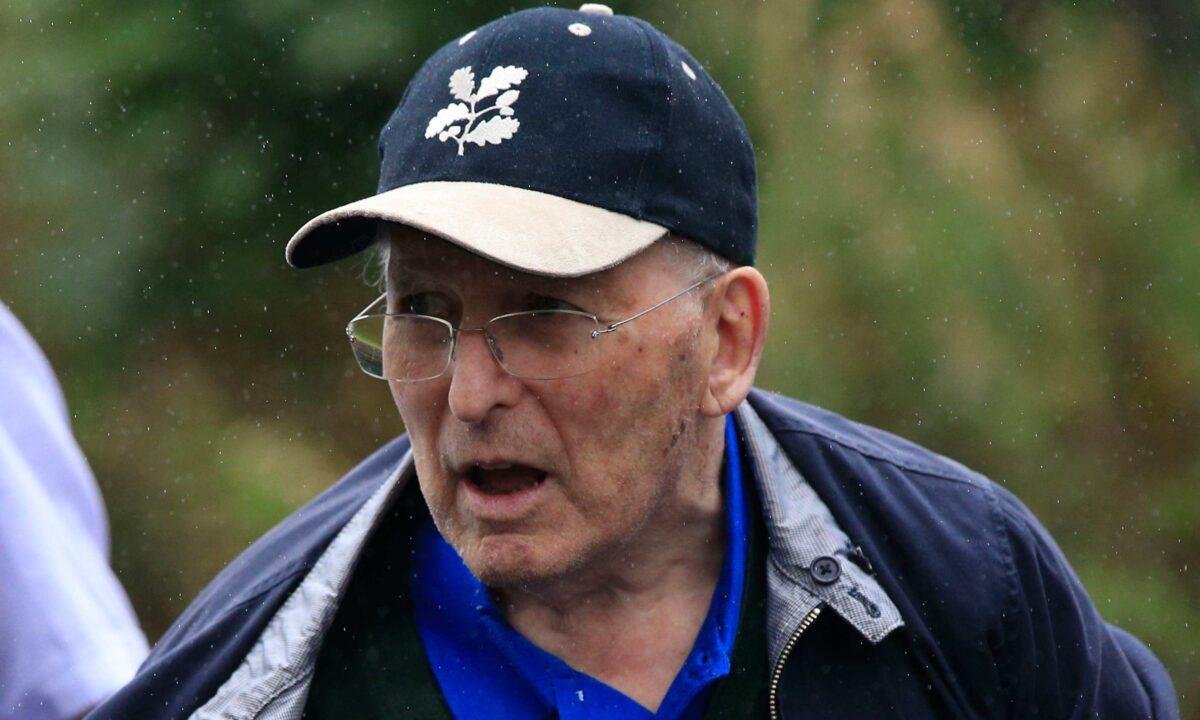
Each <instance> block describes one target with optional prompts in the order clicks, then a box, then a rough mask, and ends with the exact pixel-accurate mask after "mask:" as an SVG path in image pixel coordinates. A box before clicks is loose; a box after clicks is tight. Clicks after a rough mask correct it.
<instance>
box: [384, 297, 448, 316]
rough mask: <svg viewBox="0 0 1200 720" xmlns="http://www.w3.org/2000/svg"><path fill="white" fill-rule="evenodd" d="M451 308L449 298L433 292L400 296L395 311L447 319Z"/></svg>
mask: <svg viewBox="0 0 1200 720" xmlns="http://www.w3.org/2000/svg"><path fill="white" fill-rule="evenodd" d="M452 310H453V308H452V307H451V303H450V299H449V298H448V297H446V296H445V295H442V294H441V293H434V292H420V293H413V294H411V295H405V296H403V297H401V298H400V301H399V302H398V303H397V306H396V312H402V313H411V314H413V315H431V316H433V317H437V318H443V319H449V318H450V313H451V312H452Z"/></svg>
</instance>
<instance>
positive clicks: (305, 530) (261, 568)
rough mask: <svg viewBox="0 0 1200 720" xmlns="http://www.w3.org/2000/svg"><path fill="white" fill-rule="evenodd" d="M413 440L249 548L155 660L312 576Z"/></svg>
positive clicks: (369, 461)
mask: <svg viewBox="0 0 1200 720" xmlns="http://www.w3.org/2000/svg"><path fill="white" fill-rule="evenodd" d="M408 447H409V442H408V436H407V435H403V436H401V437H398V438H395V439H393V440H392V441H390V442H388V443H387V444H385V445H383V446H382V447H380V448H379V449H378V450H376V451H375V452H374V453H372V454H371V455H370V456H368V457H367V458H366V459H365V460H363V461H362V462H361V463H359V464H358V465H357V466H355V467H354V468H353V469H352V470H351V471H350V472H348V473H346V475H344V476H343V477H342V478H341V479H340V480H338V481H337V482H336V483H334V484H333V485H331V486H330V487H329V488H327V489H326V490H325V491H324V492H322V493H321V494H320V495H318V496H317V497H315V498H313V499H312V500H310V501H309V502H308V503H307V504H305V505H304V506H302V507H301V508H300V509H298V510H296V511H295V512H293V513H292V514H291V515H289V516H287V517H286V518H284V519H283V520H282V521H280V523H279V524H278V525H276V526H275V527H273V528H272V529H271V530H269V531H268V532H267V533H266V534H264V535H263V536H262V537H261V538H259V539H258V540H256V541H255V542H254V543H253V544H251V545H250V547H248V548H246V550H244V551H243V552H242V553H241V554H240V555H238V556H237V557H236V558H235V559H234V560H233V561H232V562H230V563H229V565H227V566H226V567H225V568H224V569H223V570H222V571H221V572H220V573H218V574H217V576H216V577H215V578H213V580H212V582H210V583H209V584H208V586H207V587H205V588H204V590H202V591H201V592H200V594H199V595H197V596H196V599H195V600H193V601H192V603H191V604H190V605H189V606H188V607H187V609H185V610H184V611H183V613H182V614H180V616H179V617H178V618H177V619H176V620H175V622H174V623H173V624H172V625H171V627H170V628H169V629H168V630H167V632H166V633H165V634H164V635H163V636H162V638H160V639H159V641H158V642H157V643H156V644H155V646H154V649H153V650H152V651H151V657H150V658H148V661H149V660H153V659H154V658H155V657H156V656H158V655H160V654H162V653H163V652H166V651H169V650H170V649H171V648H172V647H173V646H175V645H176V644H178V643H180V642H182V641H184V640H186V638H187V637H188V636H190V635H191V634H193V633H194V632H196V631H197V630H199V629H200V628H202V627H204V626H206V625H208V624H210V623H212V622H214V621H216V620H217V619H219V618H220V617H222V616H223V615H225V614H227V613H230V612H233V611H235V610H238V609H239V608H243V607H244V606H246V605H247V604H252V603H253V602H254V601H255V599H256V598H258V597H260V596H262V595H263V594H264V593H267V592H269V591H270V590H272V589H273V588H275V587H276V586H277V585H279V584H280V583H286V582H288V581H289V580H294V579H297V578H299V577H300V576H302V575H303V574H304V573H306V572H307V571H308V570H309V569H310V568H311V567H312V565H313V563H315V562H316V560H317V558H318V557H320V555H321V552H322V551H323V550H324V549H325V547H326V546H327V545H328V544H329V543H330V541H331V540H332V539H333V537H334V535H336V534H337V532H338V531H339V530H340V529H341V528H342V526H344V525H345V524H346V523H347V522H348V521H349V519H350V517H351V516H353V514H354V513H355V511H357V510H358V509H359V508H360V507H361V506H362V505H363V503H365V502H366V501H367V499H368V498H369V497H370V496H371V493H373V492H374V491H375V490H376V489H377V488H378V487H379V486H380V485H381V484H382V483H383V482H384V481H385V480H386V479H387V478H388V476H389V475H390V474H391V473H392V471H394V470H395V469H396V466H397V465H398V464H399V462H400V460H401V458H402V457H403V456H404V453H405V452H407V450H408Z"/></svg>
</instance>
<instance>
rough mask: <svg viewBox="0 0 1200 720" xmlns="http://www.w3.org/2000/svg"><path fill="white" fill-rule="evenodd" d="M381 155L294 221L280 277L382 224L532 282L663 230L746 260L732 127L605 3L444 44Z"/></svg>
mask: <svg viewBox="0 0 1200 720" xmlns="http://www.w3.org/2000/svg"><path fill="white" fill-rule="evenodd" d="M379 156H380V160H381V168H380V173H379V185H378V187H377V190H376V194H375V195H372V196H370V197H367V198H364V199H362V200H358V201H355V202H352V203H349V204H348V205H344V206H342V207H339V208H335V209H333V210H329V211H327V212H324V213H322V214H321V215H318V216H317V217H315V218H313V219H312V220H310V221H309V222H308V223H306V224H305V225H304V227H302V228H301V229H300V230H299V231H298V232H297V233H296V234H295V235H294V236H293V237H292V239H291V240H290V241H289V242H288V245H287V252H286V255H287V260H288V262H289V263H290V264H291V265H293V266H295V267H311V266H314V265H320V264H323V263H326V262H330V261H333V260H337V259H340V258H343V257H346V256H348V255H351V254H353V253H356V252H358V251H360V250H363V249H364V248H366V247H368V246H369V245H371V244H372V243H373V242H374V239H375V231H376V227H377V225H378V222H379V221H380V220H387V221H391V222H396V223H401V224H404V225H408V226H411V227H414V228H416V229H418V230H422V231H425V232H426V233H429V234H431V235H435V236H438V237H441V238H444V239H446V240H448V241H450V242H452V243H455V244H457V245H460V246H462V247H464V248H466V249H467V250H470V251H472V252H474V253H477V254H479V255H482V256H484V257H486V258H489V259H491V260H494V261H496V262H499V263H501V264H503V265H507V266H509V267H513V268H516V269H518V270H523V271H525V272H530V273H535V274H539V275H549V276H557V277H575V276H580V275H586V274H588V273H593V272H597V271H599V270H603V269H605V268H609V267H612V266H614V265H617V264H618V263H620V262H622V261H623V260H625V259H627V258H629V257H630V256H632V255H634V254H636V253H638V252H639V251H641V250H643V249H645V248H646V247H648V246H649V245H651V244H652V243H653V242H654V241H656V240H658V239H660V238H662V237H663V236H665V235H666V234H667V233H671V234H674V235H678V236H682V237H685V238H687V239H689V240H692V241H694V242H697V243H699V244H700V245H703V246H705V247H707V248H709V249H711V250H713V251H714V252H716V253H717V254H718V255H721V256H723V257H725V258H727V259H729V260H731V261H733V262H734V263H737V264H739V265H751V264H753V263H754V250H755V243H756V235H757V225H758V212H757V200H756V189H755V173H754V150H753V147H752V145H751V143H750V136H749V134H748V133H747V132H746V126H745V124H744V123H743V122H742V119H741V118H740V117H739V116H738V114H737V111H736V110H734V108H733V105H732V104H730V102H729V99H728V98H727V97H725V94H724V93H723V92H721V89H720V87H718V86H717V84H716V82H715V81H713V79H712V78H711V77H710V76H709V75H708V73H707V72H705V71H704V68H703V67H702V66H701V65H700V63H698V62H697V61H696V59H695V58H693V57H692V56H691V54H690V53H688V51H687V50H685V49H683V47H681V46H680V45H679V44H678V43H676V42H675V41H673V40H671V39H670V38H668V37H667V36H666V35H664V34H663V33H661V32H659V31H658V30H657V29H655V28H654V27H653V26H651V25H650V24H649V23H647V22H645V21H643V20H640V19H638V18H635V17H630V16H626V15H613V13H612V10H611V9H609V8H608V7H606V6H604V5H597V4H591V3H589V4H586V5H583V6H582V7H581V8H580V9H579V10H567V9H562V8H548V7H544V8H535V9H531V10H522V11H520V12H515V13H512V14H511V15H506V16H504V17H502V18H499V19H497V20H494V21H492V22H490V23H488V24H487V25H484V26H483V27H480V28H478V29H476V30H472V31H471V32H468V33H467V34H465V35H463V36H462V37H460V38H458V39H456V40H453V41H451V42H450V43H448V44H447V45H445V46H444V47H443V48H441V49H440V50H438V51H437V52H436V53H434V55H433V56H432V57H430V58H429V59H428V60H427V61H426V62H425V64H424V65H423V66H422V67H421V69H420V70H418V71H417V73H416V75H415V76H414V77H413V79H412V81H411V82H410V83H409V85H408V87H407V88H406V89H405V91H404V95H403V97H401V99H400V104H399V105H398V106H397V107H396V109H395V111H394V112H393V113H392V115H391V117H390V118H389V119H388V121H387V124H386V125H384V127H383V130H382V131H381V132H380V135H379Z"/></svg>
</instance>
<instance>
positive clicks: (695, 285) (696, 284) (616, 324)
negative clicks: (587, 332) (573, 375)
mask: <svg viewBox="0 0 1200 720" xmlns="http://www.w3.org/2000/svg"><path fill="white" fill-rule="evenodd" d="M724 274H725V273H723V272H719V273H713V274H712V275H709V276H708V277H706V278H704V279H703V280H697V281H696V282H694V283H692V284H691V285H688V286H687V287H685V288H684V289H682V290H680V291H679V292H677V293H675V294H674V295H672V296H671V297H669V298H667V299H666V300H663V301H661V302H659V303H656V304H654V305H651V306H650V307H648V308H646V309H645V310H643V311H641V312H640V313H638V314H636V315H631V316H629V317H627V318H625V319H624V320H618V321H616V322H614V323H609V324H608V325H607V326H605V327H603V328H601V329H599V330H593V331H592V337H594V338H596V337H600V336H601V335H604V334H606V333H610V332H612V331H613V330H616V329H617V328H619V327H621V326H622V325H624V324H625V323H627V322H633V321H634V320H637V319H638V318H640V317H641V316H643V315H645V314H646V313H649V312H653V311H655V310H657V309H659V308H660V307H662V306H663V305H666V304H667V303H669V302H671V301H672V300H674V299H675V298H677V297H679V296H680V295H685V294H687V293H690V292H691V291H693V290H695V289H696V288H698V287H700V286H701V285H703V284H704V283H706V282H708V281H709V280H713V279H715V278H718V277H721V276H722V275H724Z"/></svg>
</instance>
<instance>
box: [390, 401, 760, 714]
mask: <svg viewBox="0 0 1200 720" xmlns="http://www.w3.org/2000/svg"><path fill="white" fill-rule="evenodd" d="M740 457H741V456H740V453H739V452H738V445H737V432H736V431H735V429H734V424H733V416H732V415H727V416H726V420H725V463H724V471H723V472H722V478H723V486H724V498H725V509H726V513H725V517H726V529H727V537H726V543H725V559H724V561H723V563H722V565H721V575H720V578H719V579H718V581H717V587H716V589H715V590H714V592H713V598H712V603H711V604H710V606H709V610H708V616H707V617H705V619H704V623H703V624H702V625H701V626H700V632H699V633H698V634H697V636H696V642H695V644H694V645H693V646H692V651H691V653H689V654H688V657H687V659H686V660H685V661H684V663H683V667H682V668H680V670H679V674H678V675H676V676H675V680H674V681H673V682H672V683H671V687H670V688H669V689H668V690H667V694H666V696H665V697H664V698H663V701H662V704H661V705H660V706H659V708H658V712H657V713H652V712H650V711H649V710H647V709H646V708H645V707H643V706H641V705H639V704H638V703H637V702H636V701H634V700H633V699H631V698H629V697H628V696H626V695H625V694H623V693H621V692H620V691H619V690H616V689H615V688H612V687H610V686H608V685H606V684H604V683H603V682H601V681H599V680H597V679H595V678H593V677H591V676H589V675H586V674H584V673H581V672H579V671H578V670H575V669H574V668H572V667H570V666H569V665H567V664H566V663H565V662H563V661H562V660H560V659H558V658H557V657H556V656H554V655H552V654H550V653H548V652H546V651H545V650H542V649H541V648H539V647H537V646H536V645H534V644H533V643H531V642H530V641H529V640H527V639H525V637H524V636H523V635H521V634H520V633H518V632H517V631H516V630H514V629H513V627H512V626H511V625H509V624H508V622H507V621H506V620H505V619H504V616H503V615H502V614H501V613H500V610H499V609H498V608H497V607H496V605H495V603H494V602H493V601H492V599H491V595H490V594H489V593H488V590H487V588H486V587H484V585H483V583H481V582H480V581H479V580H478V579H477V578H476V577H475V576H474V575H472V574H471V571H470V570H469V569H468V568H467V566H466V565H465V564H463V562H462V559H461V558H460V557H459V555H458V553H457V552H455V550H454V548H452V547H451V546H450V545H449V544H448V543H447V542H446V541H445V540H444V539H443V538H442V536H441V535H440V534H439V533H438V532H437V530H436V528H434V526H433V523H432V521H429V520H426V522H425V525H424V526H423V527H422V528H421V529H420V531H419V532H418V534H417V538H416V545H415V553H416V558H415V561H414V563H413V569H412V574H411V575H410V579H409V582H410V587H411V589H412V597H413V610H414V613H415V618H416V624H417V632H418V633H419V634H420V637H421V642H422V644H423V645H424V647H425V653H426V655H427V656H428V658H429V664H430V666H431V667H432V668H433V673H434V676H435V677H436V678H437V681H438V685H439V686H440V687H441V690H442V695H443V696H444V697H445V699H446V703H447V705H449V706H450V710H451V711H452V712H453V714H454V716H455V717H457V718H483V717H486V718H496V719H497V720H503V719H505V718H520V719H521V720H528V719H529V718H546V717H551V716H554V715H557V716H558V717H559V718H561V720H591V719H600V718H604V719H605V720H650V719H651V718H654V719H664V720H699V718H700V717H701V716H702V715H703V713H704V709H705V706H706V705H707V702H708V695H709V691H710V690H711V687H712V684H713V683H714V682H715V681H716V680H718V679H720V678H722V677H724V676H726V675H728V674H729V668H730V653H731V652H732V650H733V643H734V638H735V636H736V635H737V626H738V615H739V611H740V608H741V600H742V589H743V586H744V584H745V574H746V573H745V568H746V532H747V526H748V523H749V518H748V517H747V515H746V513H747V507H746V502H745V498H744V497H743V492H742V480H741V464H740Z"/></svg>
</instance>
